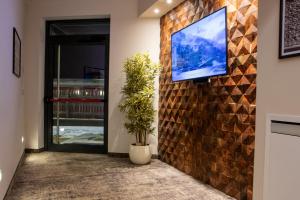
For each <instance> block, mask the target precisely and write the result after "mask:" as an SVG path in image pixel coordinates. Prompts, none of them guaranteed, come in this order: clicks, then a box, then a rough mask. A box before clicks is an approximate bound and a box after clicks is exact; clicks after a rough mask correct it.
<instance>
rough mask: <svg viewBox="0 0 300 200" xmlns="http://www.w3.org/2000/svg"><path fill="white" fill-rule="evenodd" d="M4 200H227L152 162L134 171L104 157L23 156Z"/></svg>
mask: <svg viewBox="0 0 300 200" xmlns="http://www.w3.org/2000/svg"><path fill="white" fill-rule="evenodd" d="M6 199H7V200H12V199H15V200H48V199H49V200H50V199H53V200H54V199H55V200H68V199H78V200H79V199H86V200H96V199H97V200H117V199H118V200H144V199H145V200H169V199H170V200H192V199H194V200H231V199H232V198H230V197H228V196H226V195H224V194H223V193H221V192H219V191H217V190H214V189H212V188H211V187H209V186H207V185H204V184H202V183H200V182H198V181H197V180H195V179H193V178H192V177H190V176H187V175H185V174H183V173H181V172H180V171H178V170H176V169H175V168H173V167H171V166H169V165H167V164H165V163H163V162H161V161H159V160H152V163H151V164H150V165H144V166H136V165H133V164H131V163H130V162H129V161H128V159H124V158H112V157H108V156H106V155H91V154H68V153H50V152H46V153H40V154H29V155H27V156H26V160H25V163H24V165H23V166H22V167H21V168H20V170H19V171H18V172H17V177H16V182H15V184H14V186H13V188H12V190H11V192H10V193H9V194H8V196H7V198H6Z"/></svg>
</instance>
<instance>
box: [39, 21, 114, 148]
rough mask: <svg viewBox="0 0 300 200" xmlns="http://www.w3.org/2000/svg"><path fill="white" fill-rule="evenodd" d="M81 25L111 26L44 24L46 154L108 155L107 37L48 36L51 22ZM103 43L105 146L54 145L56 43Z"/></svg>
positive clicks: (105, 35) (107, 35)
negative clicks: (49, 152) (52, 100)
mask: <svg viewBox="0 0 300 200" xmlns="http://www.w3.org/2000/svg"><path fill="white" fill-rule="evenodd" d="M74 21H80V22H87V23H88V22H95V21H96V22H105V23H110V19H88V20H56V21H46V51H45V75H44V77H45V80H44V81H45V85H44V146H45V150H46V151H58V152H79V153H107V152H108V102H109V101H108V96H109V95H108V91H109V90H108V89H109V85H108V84H109V39H110V35H109V34H102V35H73V36H50V26H51V24H53V23H57V22H63V23H68V22H72V23H74ZM61 43H67V44H82V43H84V44H104V45H105V49H106V51H105V52H106V55H105V81H104V85H105V86H104V90H105V98H104V145H84V144H63V145H62V144H60V145H57V144H53V143H52V137H53V135H52V125H53V120H52V119H53V103H51V102H49V101H48V100H49V99H51V98H53V78H54V77H53V75H54V66H56V65H55V61H54V59H53V58H54V56H55V50H54V49H55V46H56V45H57V44H61Z"/></svg>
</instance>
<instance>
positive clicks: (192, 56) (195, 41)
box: [172, 9, 227, 81]
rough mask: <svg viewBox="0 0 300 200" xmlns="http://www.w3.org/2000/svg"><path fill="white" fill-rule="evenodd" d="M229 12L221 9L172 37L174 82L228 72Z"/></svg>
mask: <svg viewBox="0 0 300 200" xmlns="http://www.w3.org/2000/svg"><path fill="white" fill-rule="evenodd" d="M225 11H226V10H225V9H224V10H220V11H218V12H216V13H215V14H213V15H211V16H209V17H207V18H204V19H203V20H200V21H199V22H196V23H195V24H192V25H191V26H189V27H187V28H186V29H183V30H182V31H179V32H177V33H175V34H174V35H173V36H172V77H173V80H174V81H177V80H185V79H193V78H199V77H208V76H213V75H220V74H225V73H226V67H227V66H226V65H227V52H226V51H227V48H226V42H227V38H226V22H225V20H226V18H225V16H226V15H225ZM212 27H213V28H212Z"/></svg>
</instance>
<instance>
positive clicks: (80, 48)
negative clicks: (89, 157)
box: [45, 24, 108, 153]
mask: <svg viewBox="0 0 300 200" xmlns="http://www.w3.org/2000/svg"><path fill="white" fill-rule="evenodd" d="M52 25H53V24H52ZM50 26H51V25H50ZM50 29H51V27H50ZM48 30H49V28H48ZM60 31H61V29H60ZM81 34H82V33H81ZM96 36H97V37H95V35H93V36H92V37H91V36H90V35H80V36H78V35H75V36H74V35H62V36H61V35H55V36H52V37H51V32H50V36H49V38H50V41H48V43H49V44H48V45H47V46H48V47H47V48H48V54H47V57H48V58H47V60H48V64H47V63H46V64H47V67H48V69H46V80H47V81H46V86H47V85H48V86H50V87H48V88H45V90H47V92H45V93H46V94H47V95H46V97H47V103H46V104H47V105H46V106H45V108H46V109H45V111H46V112H45V114H46V115H47V116H45V119H46V122H45V125H46V126H47V129H45V130H46V132H47V134H46V136H47V141H46V142H47V144H48V145H47V147H48V149H50V150H59V151H74V152H86V151H89V152H91V151H93V152H102V153H104V152H106V151H107V144H106V143H107V134H106V133H107V130H106V124H107V117H106V116H107V83H108V81H107V74H108V73H107V70H108V37H107V35H103V34H99V36H98V35H96ZM49 38H48V39H49ZM47 67H46V68H47ZM47 72H48V73H49V74H50V75H51V77H49V76H48V78H47V75H48V74H47ZM49 88H51V91H50V90H49Z"/></svg>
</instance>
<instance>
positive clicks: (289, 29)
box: [279, 0, 300, 58]
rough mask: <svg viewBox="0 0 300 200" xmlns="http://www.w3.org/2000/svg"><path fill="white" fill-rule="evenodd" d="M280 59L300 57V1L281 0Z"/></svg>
mask: <svg viewBox="0 0 300 200" xmlns="http://www.w3.org/2000/svg"><path fill="white" fill-rule="evenodd" d="M280 1H281V2H280V4H281V5H280V31H279V33H280V44H279V58H287V57H292V56H299V55H300V1H299V0H280Z"/></svg>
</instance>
